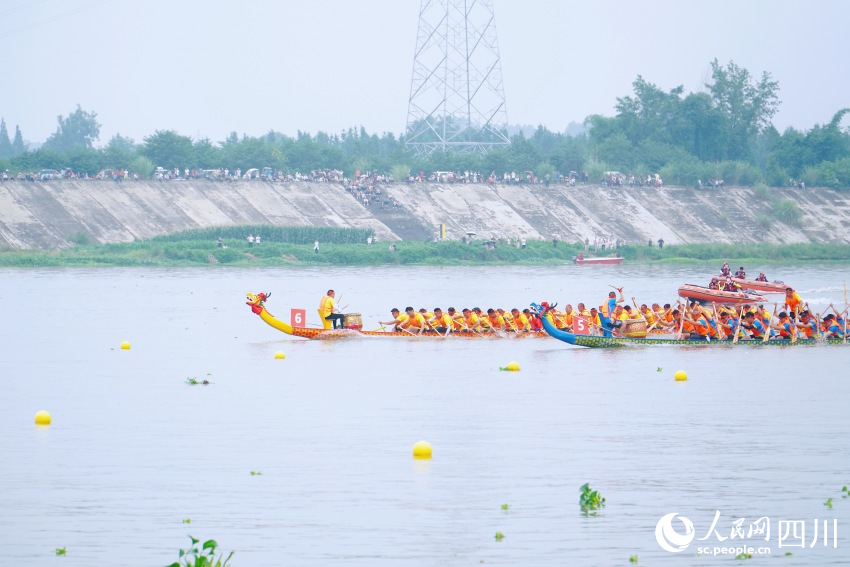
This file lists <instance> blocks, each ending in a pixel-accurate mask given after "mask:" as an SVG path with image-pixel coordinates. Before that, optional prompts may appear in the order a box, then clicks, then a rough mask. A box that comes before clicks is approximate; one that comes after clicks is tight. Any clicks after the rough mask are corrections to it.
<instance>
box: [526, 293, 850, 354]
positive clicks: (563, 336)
mask: <svg viewBox="0 0 850 567" xmlns="http://www.w3.org/2000/svg"><path fill="white" fill-rule="evenodd" d="M552 307H554V305H552V306H546V307H543V306H541V305H538V304H536V303H532V304H531V310H532V312H535V313H537V314H538V315H539V316H540V320H541V321H542V322H543V330H544V331H546V333H548V334H549V335H551V336H552V337H553V338H556V339H558V340H559V341H564V342H565V343H567V344H571V345H575V346H580V347H587V348H618V347H630V346H665V345H681V346H692V347H734V346H741V345H743V346H755V347H758V346H782V347H792V346H794V347H796V346H804V345H809V346H816V345H827V344H829V345H841V344H847V343H845V342H844V340H843V339H839V338H835V339H816V338H811V339H798V340H796V341H793V342H792V341H790V340H788V339H770V340H769V341H767V342H764V341H762V340H761V339H740V340H738V342H737V343H735V342H732V341H731V340H729V339H725V340H720V341H718V340H714V341H704V340H689V339H647V338H628V337H600V336H595V335H576V334H574V333H568V332H566V331H562V330H559V329H557V328H555V326H554V325H552V323H550V322H549V319H548V318H547V317H544V315H545V314H546V312H547V311H549V309H551V308H552Z"/></svg>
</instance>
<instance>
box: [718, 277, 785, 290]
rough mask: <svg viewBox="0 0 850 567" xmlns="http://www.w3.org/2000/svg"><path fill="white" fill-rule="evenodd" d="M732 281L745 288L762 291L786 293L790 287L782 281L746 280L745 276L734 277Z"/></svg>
mask: <svg viewBox="0 0 850 567" xmlns="http://www.w3.org/2000/svg"><path fill="white" fill-rule="evenodd" d="M732 281H733V282H735V283H736V284H738V285H739V286H741V287H742V288H743V289H752V290H755V291H760V292H762V293H785V290H786V289H788V287H790V286H789V285H788V284H785V283H782V282H760V281H758V280H745V279H743V278H735V277H733V278H732Z"/></svg>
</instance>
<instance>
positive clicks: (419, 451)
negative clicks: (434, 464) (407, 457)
mask: <svg viewBox="0 0 850 567" xmlns="http://www.w3.org/2000/svg"><path fill="white" fill-rule="evenodd" d="M413 458H414V459H430V458H431V444H430V443H428V442H427V441H417V443H416V444H415V445H414V446H413Z"/></svg>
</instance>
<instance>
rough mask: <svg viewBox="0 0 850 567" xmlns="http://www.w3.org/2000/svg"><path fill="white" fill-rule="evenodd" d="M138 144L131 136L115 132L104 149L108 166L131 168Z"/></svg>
mask: <svg viewBox="0 0 850 567" xmlns="http://www.w3.org/2000/svg"><path fill="white" fill-rule="evenodd" d="M136 155H137V154H136V144H135V142H133V140H132V139H131V138H125V137H124V136H122V135H121V134H115V135H114V136H112V138H111V139H110V140H109V143H108V144H106V147H105V148H104V149H103V157H104V160H105V163H106V166H107V167H113V168H117V169H129V168H130V164H131V163H133V160H135V159H136Z"/></svg>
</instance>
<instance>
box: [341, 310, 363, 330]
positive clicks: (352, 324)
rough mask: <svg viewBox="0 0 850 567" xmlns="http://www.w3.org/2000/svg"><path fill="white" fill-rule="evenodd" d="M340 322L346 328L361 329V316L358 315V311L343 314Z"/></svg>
mask: <svg viewBox="0 0 850 567" xmlns="http://www.w3.org/2000/svg"><path fill="white" fill-rule="evenodd" d="M342 323H343V325H345V328H346V329H354V330H355V331H360V330H362V329H363V318H362V317H361V316H360V313H345V314H343V319H342Z"/></svg>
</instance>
